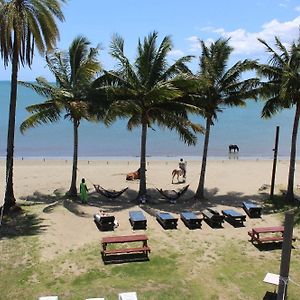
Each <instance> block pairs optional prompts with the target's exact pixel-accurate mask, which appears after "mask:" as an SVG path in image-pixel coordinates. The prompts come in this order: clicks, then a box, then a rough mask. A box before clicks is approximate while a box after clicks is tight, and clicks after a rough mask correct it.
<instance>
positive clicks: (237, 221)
mask: <svg viewBox="0 0 300 300" xmlns="http://www.w3.org/2000/svg"><path fill="white" fill-rule="evenodd" d="M222 214H223V215H224V216H225V220H226V221H227V222H228V223H230V224H232V225H234V226H238V225H241V226H243V225H244V223H243V222H245V221H246V215H243V214H240V213H239V212H237V211H235V210H233V209H226V210H222Z"/></svg>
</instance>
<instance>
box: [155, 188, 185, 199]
mask: <svg viewBox="0 0 300 300" xmlns="http://www.w3.org/2000/svg"><path fill="white" fill-rule="evenodd" d="M189 186H190V185H189V184H188V185H186V186H185V187H183V188H182V189H181V190H180V191H178V192H176V191H175V190H165V191H163V190H162V189H157V190H158V191H159V192H160V193H161V194H162V195H163V196H164V197H165V198H166V199H168V200H169V201H170V202H174V201H176V200H177V199H179V198H180V197H181V196H182V195H183V194H184V193H185V192H186V191H187V190H188V188H189Z"/></svg>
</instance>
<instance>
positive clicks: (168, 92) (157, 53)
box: [97, 32, 200, 195]
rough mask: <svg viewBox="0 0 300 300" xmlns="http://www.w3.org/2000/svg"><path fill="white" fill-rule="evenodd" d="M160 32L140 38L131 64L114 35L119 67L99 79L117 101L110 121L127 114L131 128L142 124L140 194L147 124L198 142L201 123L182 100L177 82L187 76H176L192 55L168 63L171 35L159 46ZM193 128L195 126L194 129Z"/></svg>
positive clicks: (113, 52) (113, 51)
mask: <svg viewBox="0 0 300 300" xmlns="http://www.w3.org/2000/svg"><path fill="white" fill-rule="evenodd" d="M157 37H158V34H157V32H153V33H151V34H149V35H148V36H147V37H145V38H144V40H143V41H141V40H139V41H138V47H137V58H136V59H135V60H134V62H133V63H132V64H131V63H130V61H129V59H128V58H127V57H126V56H125V54H124V40H123V39H122V38H121V37H120V36H118V35H115V36H114V37H113V40H112V43H111V55H112V56H113V57H114V58H115V59H116V60H117V61H118V69H117V70H116V71H110V72H106V74H105V75H104V76H103V77H102V78H100V79H99V80H98V82H97V84H98V85H101V84H103V82H106V83H107V84H109V85H108V86H107V91H108V94H109V95H110V96H111V97H112V98H113V99H114V102H113V104H112V106H111V108H110V111H109V113H108V115H107V122H108V123H110V122H112V121H113V120H115V118H118V117H119V118H127V119H128V124H127V127H128V129H129V130H131V129H132V128H134V127H137V126H141V128H142V134H141V161H140V169H141V180H140V191H139V194H140V195H144V194H145V193H146V179H145V163H146V162H145V155H146V136H147V128H148V127H152V125H153V124H154V123H155V124H157V125H158V126H161V127H167V128H170V129H171V130H172V129H174V130H176V131H177V132H178V133H179V135H180V138H181V139H183V140H184V141H185V142H187V143H188V144H195V142H196V136H195V134H194V133H193V132H192V131H199V130H200V128H199V126H196V125H194V124H192V123H191V122H190V121H189V120H188V116H187V111H186V108H187V106H186V105H185V104H183V103H181V102H180V101H179V99H180V97H182V96H183V93H182V92H181V90H180V89H179V88H177V86H176V85H177V83H179V82H180V83H181V84H182V81H183V80H184V76H183V75H182V76H177V77H176V75H178V74H180V73H181V72H182V71H183V70H185V69H187V68H186V66H185V63H186V62H188V61H190V59H191V57H190V56H186V57H182V58H181V59H179V60H177V61H176V62H175V63H174V64H172V65H169V64H168V61H167V55H168V53H169V52H170V51H171V49H172V42H171V39H170V37H168V36H167V37H165V38H164V39H163V40H162V42H161V44H160V45H159V46H157V44H156V41H157ZM191 129H192V130H191Z"/></svg>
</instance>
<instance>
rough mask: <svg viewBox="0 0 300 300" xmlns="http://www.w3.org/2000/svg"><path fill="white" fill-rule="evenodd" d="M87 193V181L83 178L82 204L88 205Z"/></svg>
mask: <svg viewBox="0 0 300 300" xmlns="http://www.w3.org/2000/svg"><path fill="white" fill-rule="evenodd" d="M87 191H88V188H87V186H86V184H85V179H84V178H82V179H81V183H80V199H81V203H82V204H87V196H88V195H87Z"/></svg>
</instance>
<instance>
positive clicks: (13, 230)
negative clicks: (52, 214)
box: [0, 212, 48, 240]
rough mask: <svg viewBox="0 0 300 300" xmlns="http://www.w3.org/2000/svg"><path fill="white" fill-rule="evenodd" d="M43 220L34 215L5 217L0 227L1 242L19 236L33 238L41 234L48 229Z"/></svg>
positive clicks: (21, 214)
mask: <svg viewBox="0 0 300 300" xmlns="http://www.w3.org/2000/svg"><path fill="white" fill-rule="evenodd" d="M42 222H43V219H42V218H40V217H38V215H37V214H34V213H25V212H22V213H18V214H13V215H5V216H4V218H3V222H2V225H1V227H0V240H1V239H4V238H6V239H7V238H15V237H18V236H32V235H38V234H41V233H42V232H43V231H45V230H46V229H47V227H48V226H47V225H43V224H42Z"/></svg>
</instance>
